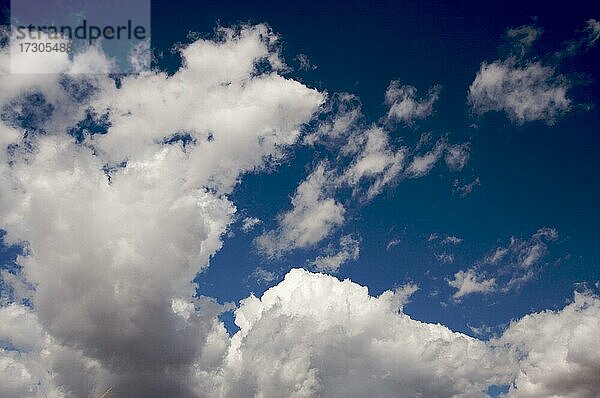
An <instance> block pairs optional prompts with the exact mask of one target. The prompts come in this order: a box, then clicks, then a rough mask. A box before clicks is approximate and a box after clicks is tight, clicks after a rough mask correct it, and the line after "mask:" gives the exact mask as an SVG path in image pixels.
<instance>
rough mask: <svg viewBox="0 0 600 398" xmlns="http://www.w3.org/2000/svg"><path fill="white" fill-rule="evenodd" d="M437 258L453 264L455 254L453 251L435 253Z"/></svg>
mask: <svg viewBox="0 0 600 398" xmlns="http://www.w3.org/2000/svg"><path fill="white" fill-rule="evenodd" d="M435 258H436V259H437V260H438V261H439V262H440V263H442V264H452V263H453V262H454V255H453V254H451V253H439V254H436V255H435Z"/></svg>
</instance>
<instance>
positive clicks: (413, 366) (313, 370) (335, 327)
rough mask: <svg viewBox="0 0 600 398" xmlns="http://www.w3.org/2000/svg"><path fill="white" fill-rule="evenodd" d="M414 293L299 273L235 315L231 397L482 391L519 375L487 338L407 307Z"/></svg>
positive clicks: (228, 372)
mask: <svg viewBox="0 0 600 398" xmlns="http://www.w3.org/2000/svg"><path fill="white" fill-rule="evenodd" d="M415 290H416V286H414V285H407V286H405V287H403V288H400V289H398V290H397V291H396V292H391V291H388V292H385V293H383V294H382V295H381V296H379V297H371V296H369V294H368V290H367V288H365V287H362V286H359V285H357V284H354V283H352V282H350V281H349V280H346V281H343V282H340V281H339V280H337V279H335V278H333V277H330V276H325V275H321V274H311V273H308V272H306V271H303V270H292V271H290V272H289V273H288V274H287V275H286V277H285V279H284V281H283V282H281V283H280V284H279V285H277V286H275V287H273V288H271V289H269V290H268V291H266V292H265V293H264V295H263V296H262V297H261V298H260V299H258V298H255V297H250V298H248V299H246V300H244V301H243V302H242V303H241V306H240V308H239V309H238V310H237V311H236V314H235V315H236V317H235V322H236V324H237V325H238V326H239V327H240V331H239V332H238V333H236V335H234V336H233V338H232V343H231V346H230V348H229V351H228V354H227V359H226V366H225V371H224V373H223V393H222V396H225V397H229V396H232V397H239V396H247V395H252V396H265V397H279V396H286V397H301V396H327V397H365V396H378V397H395V396H403V397H414V396H419V395H423V396H427V397H450V396H456V397H459V396H460V397H480V396H483V395H484V391H485V390H486V389H487V386H488V385H490V384H494V383H508V382H509V381H510V378H509V374H510V372H511V369H509V368H507V367H506V365H505V364H504V362H503V361H502V360H500V359H499V355H500V354H498V353H496V352H495V351H494V350H493V349H491V348H489V347H488V346H486V344H485V343H484V342H482V341H479V340H476V339H473V338H471V337H468V336H465V335H462V334H459V333H453V332H451V331H450V330H448V329H447V328H445V327H443V326H440V325H434V324H425V323H421V322H418V321H415V320H412V319H411V318H409V317H408V316H407V315H405V314H403V313H402V312H399V310H400V308H401V307H402V305H403V304H404V303H405V302H406V300H407V297H408V296H410V295H411V294H412V293H414V291H415ZM266 341H268V342H269V343H268V344H265V342H266ZM399 385H401V386H402V387H401V389H400V390H399V389H398V386H399ZM399 394H400V395H399Z"/></svg>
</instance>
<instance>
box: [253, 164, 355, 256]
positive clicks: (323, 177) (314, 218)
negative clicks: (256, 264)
mask: <svg viewBox="0 0 600 398" xmlns="http://www.w3.org/2000/svg"><path fill="white" fill-rule="evenodd" d="M330 181H331V177H330V173H329V172H328V171H327V170H326V166H325V164H320V165H319V166H317V167H316V168H315V170H313V172H312V173H311V174H310V175H309V176H308V177H307V178H306V180H304V181H303V182H302V183H301V184H300V185H299V186H298V188H297V189H296V193H295V194H294V197H293V198H292V209H291V210H290V211H288V212H286V213H284V214H282V215H280V217H279V225H278V227H277V229H276V230H272V231H268V232H266V233H264V234H263V235H261V236H259V237H258V238H256V244H257V246H258V247H259V248H260V249H261V250H263V251H264V252H265V253H266V254H267V255H268V256H269V257H277V256H280V255H281V254H283V253H285V252H287V251H290V250H293V249H296V248H305V247H310V246H312V245H314V244H316V243H317V242H319V241H321V240H322V239H323V238H325V237H326V236H327V235H329V233H330V232H331V231H332V230H333V229H334V228H335V227H337V226H340V225H341V224H342V223H343V222H344V213H345V209H344V207H343V206H342V205H341V204H339V203H338V202H336V200H335V199H333V198H331V197H328V196H327V195H326V193H325V191H326V187H325V185H327V184H329V183H330Z"/></svg>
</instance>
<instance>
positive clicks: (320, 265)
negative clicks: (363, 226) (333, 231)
mask: <svg viewBox="0 0 600 398" xmlns="http://www.w3.org/2000/svg"><path fill="white" fill-rule="evenodd" d="M359 255H360V241H359V240H358V239H356V238H354V237H353V236H352V235H344V236H342V237H341V238H340V242H339V245H338V248H337V250H335V249H334V248H333V247H331V246H330V247H328V248H327V250H326V254H325V255H320V256H317V258H315V259H314V260H313V261H312V262H311V265H312V266H313V267H315V268H316V269H317V270H319V271H329V272H336V271H337V270H339V269H340V267H341V266H342V265H344V264H345V263H347V262H348V261H351V260H354V261H356V260H358V256H359Z"/></svg>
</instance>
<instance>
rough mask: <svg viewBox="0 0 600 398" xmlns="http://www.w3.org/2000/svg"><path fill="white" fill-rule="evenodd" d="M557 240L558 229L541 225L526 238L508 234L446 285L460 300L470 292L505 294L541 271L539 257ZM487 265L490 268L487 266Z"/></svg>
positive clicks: (546, 252)
mask: <svg viewBox="0 0 600 398" xmlns="http://www.w3.org/2000/svg"><path fill="white" fill-rule="evenodd" d="M557 240H558V231H557V230H556V229H554V228H549V227H544V228H540V229H538V230H537V231H536V232H535V233H534V234H533V235H532V236H531V237H530V238H529V239H520V238H517V237H514V236H513V237H511V238H510V243H509V244H508V245H506V246H499V247H497V248H495V249H494V250H492V251H491V252H490V253H489V254H488V255H486V256H485V257H484V258H483V259H482V260H481V261H479V262H478V263H477V264H475V265H474V266H473V267H471V268H469V269H468V270H467V271H459V272H457V273H456V274H455V275H454V279H452V280H448V284H449V285H450V286H452V287H454V288H456V289H457V292H455V293H454V295H453V297H454V298H455V299H459V298H461V297H463V296H466V295H468V294H472V293H491V292H494V291H501V292H504V293H507V292H509V291H513V290H516V289H519V288H521V287H522V286H523V285H524V284H526V283H527V282H529V281H530V280H531V279H533V278H534V277H535V275H536V274H537V273H539V272H541V269H540V268H541V267H540V263H541V260H542V259H543V258H544V257H545V256H546V255H547V254H548V243H550V242H556V241H557ZM490 267H493V268H492V269H490Z"/></svg>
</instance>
